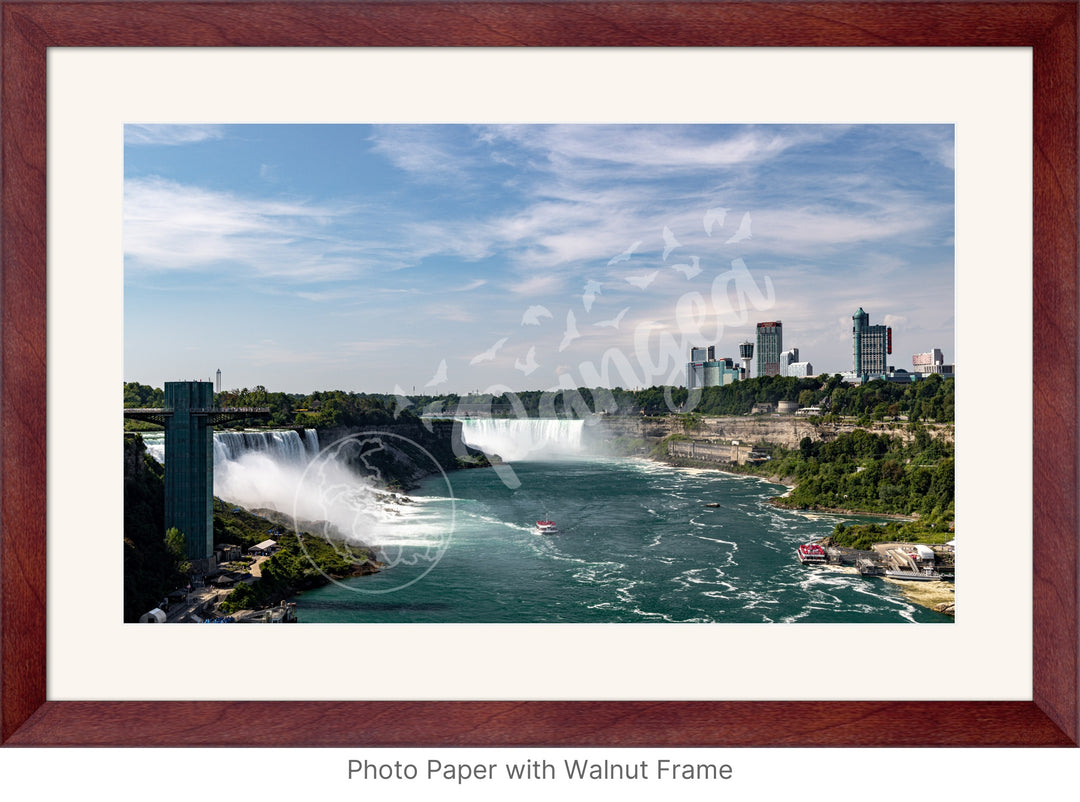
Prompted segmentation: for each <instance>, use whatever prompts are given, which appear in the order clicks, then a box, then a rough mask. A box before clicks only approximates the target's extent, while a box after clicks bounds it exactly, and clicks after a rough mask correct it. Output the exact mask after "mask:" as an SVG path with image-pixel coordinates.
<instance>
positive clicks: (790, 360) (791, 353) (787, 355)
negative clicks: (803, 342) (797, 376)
mask: <svg viewBox="0 0 1080 802" xmlns="http://www.w3.org/2000/svg"><path fill="white" fill-rule="evenodd" d="M798 361H799V349H798V348H789V349H788V350H787V351H784V353H782V354H780V375H781V376H790V375H791V374H790V373H789V372H788V368H789V367H790V366H791V365H793V364H795V363H796V362H798Z"/></svg>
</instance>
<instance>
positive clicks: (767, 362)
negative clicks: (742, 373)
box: [757, 320, 784, 376]
mask: <svg viewBox="0 0 1080 802" xmlns="http://www.w3.org/2000/svg"><path fill="white" fill-rule="evenodd" d="M783 350H784V324H783V323H781V322H780V321H779V320H775V321H770V322H768V323H758V324H757V375H758V376H777V375H779V373H780V352H781V351H783Z"/></svg>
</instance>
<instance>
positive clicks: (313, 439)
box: [214, 429, 319, 465]
mask: <svg viewBox="0 0 1080 802" xmlns="http://www.w3.org/2000/svg"><path fill="white" fill-rule="evenodd" d="M251 452H264V453H266V454H267V455H268V456H272V457H274V458H275V459H279V460H284V461H286V462H292V463H298V464H306V463H307V461H308V460H309V459H311V458H312V457H313V456H315V455H316V454H317V453H319V436H318V434H317V433H316V431H315V430H314V429H305V430H304V437H303V438H301V437H300V435H299V434H298V433H297V432H295V431H293V430H292V429H285V430H282V431H272V432H214V464H215V465H216V464H218V463H220V462H226V461H230V460H236V459H239V458H240V457H241V456H243V455H244V454H248V453H251Z"/></svg>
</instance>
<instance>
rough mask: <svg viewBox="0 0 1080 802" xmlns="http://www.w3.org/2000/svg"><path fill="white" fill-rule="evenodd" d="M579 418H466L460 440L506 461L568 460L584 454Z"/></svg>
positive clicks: (581, 427)
mask: <svg viewBox="0 0 1080 802" xmlns="http://www.w3.org/2000/svg"><path fill="white" fill-rule="evenodd" d="M584 425H585V422H584V421H582V420H554V419H543V418H524V419H523V418H480V419H477V418H469V419H465V420H462V421H461V439H462V440H464V441H465V443H466V445H468V446H470V447H472V448H476V449H479V450H481V451H483V452H484V453H485V454H498V455H499V456H500V457H502V459H503V460H505V461H506V462H527V461H537V460H548V459H567V458H573V457H580V456H584V455H585V447H584V445H583V444H582V439H581V435H582V429H583V427H584Z"/></svg>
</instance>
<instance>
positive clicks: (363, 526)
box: [142, 429, 433, 548]
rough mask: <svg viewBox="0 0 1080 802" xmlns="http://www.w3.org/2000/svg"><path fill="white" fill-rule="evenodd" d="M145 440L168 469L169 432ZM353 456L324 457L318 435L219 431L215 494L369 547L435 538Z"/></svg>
mask: <svg viewBox="0 0 1080 802" xmlns="http://www.w3.org/2000/svg"><path fill="white" fill-rule="evenodd" d="M142 436H143V441H144V443H145V444H146V450H147V453H149V454H150V456H152V457H153V458H154V459H156V460H157V461H158V462H161V463H163V464H164V462H165V434H164V432H146V433H142ZM347 457H348V455H347V454H346V453H344V452H343V451H342V450H341V449H335V448H333V447H331V448H329V449H328V450H327V451H326V452H323V451H322V450H321V446H320V443H319V436H318V433H317V432H316V431H315V430H314V429H305V430H303V433H302V434H301V433H298V432H297V431H295V430H291V429H284V430H277V431H246V432H214V495H215V496H217V497H218V498H220V499H222V500H224V501H226V502H228V503H231V504H236V505H237V506H240V507H244V508H245V509H249V510H258V509H271V510H276V511H277V512H279V513H282V514H283V515H288V516H290V517H293V518H295V520H296V521H297V523H298V525H299V526H300V527H302V528H303V527H306V526H307V525H308V524H317V523H318V522H328V523H330V524H331V525H332V526H333V529H334V530H335V531H336V533H337V534H339V535H341V536H344V537H345V538H348V539H351V540H355V541H358V542H362V543H364V544H366V545H378V546H381V547H384V548H386V547H401V546H404V545H411V544H414V543H417V542H419V543H424V544H426V543H427V542H428V541H429V540H431V539H432V538H433V536H432V535H431V534H430V533H429V532H428V531H427V530H428V527H427V526H426V524H425V522H424V521H415V520H411V518H415V517H416V516H415V515H412V516H410V513H412V512H413V510H411V509H410V508H409V507H399V508H391V507H388V505H387V503H386V498H387V494H386V493H385V491H383V490H381V489H380V488H378V487H376V486H375V485H374V484H373V483H372V482H371V481H369V480H368V479H366V478H365V477H363V476H361V475H359V474H358V473H357V472H356V471H355V470H353V469H352V468H351V467H350V466H349V464H348V459H347ZM166 470H167V468H166ZM311 531H312V532H313V533H315V534H321V533H322V532H323V529H322V528H321V527H320V526H316V527H314V528H313V529H312V530H311Z"/></svg>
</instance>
